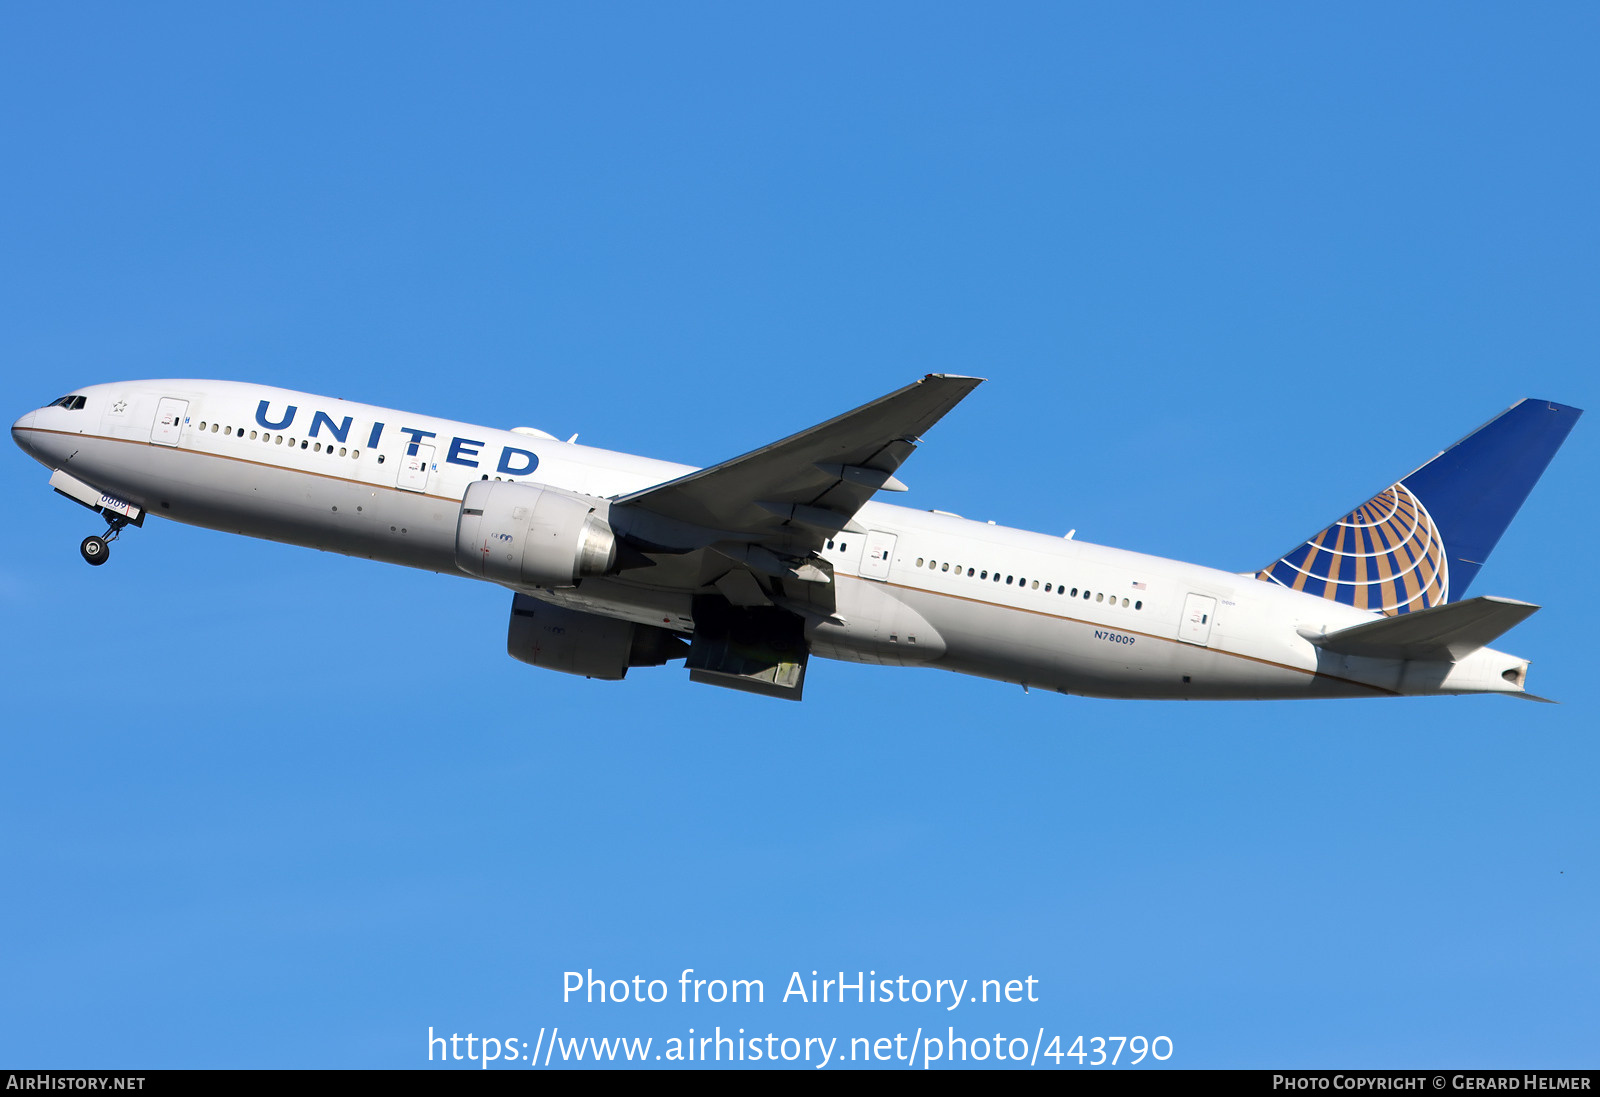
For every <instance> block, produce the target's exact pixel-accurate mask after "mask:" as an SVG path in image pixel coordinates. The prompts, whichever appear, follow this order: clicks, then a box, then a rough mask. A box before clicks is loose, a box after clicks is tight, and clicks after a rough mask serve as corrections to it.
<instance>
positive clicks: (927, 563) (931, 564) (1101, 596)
mask: <svg viewBox="0 0 1600 1097" xmlns="http://www.w3.org/2000/svg"><path fill="white" fill-rule="evenodd" d="M917 567H919V568H920V567H927V568H928V569H929V570H932V569H934V568H938V569H939V570H940V571H949V570H950V563H949V561H946V562H945V563H943V564H941V563H939V562H938V561H936V560H924V559H923V557H921V556H919V557H917ZM955 573H956V574H957V575H960V574H961V565H960V564H957V565H956V567H955ZM966 574H967V578H969V579H971V578H974V577H976V578H979V579H988V578H990V575H989V573H988V572H987V571H979V570H978V569H977V568H968V569H967V572H966ZM993 578H994V581H995V582H996V583H998V582H999V581H1000V573H999V572H998V571H997V572H995V573H994V576H993ZM1005 578H1006V586H1008V587H1009V586H1011V585H1012V576H1010V575H1007V576H1006V577H1005ZM1016 585H1017V586H1019V587H1025V586H1027V585H1028V580H1026V579H1017V580H1016ZM1052 587H1054V588H1055V592H1056V594H1058V595H1065V594H1066V593H1067V588H1066V587H1065V586H1058V585H1056V584H1055V583H1046V584H1045V585H1044V592H1045V593H1046V594H1049V593H1050V590H1051V588H1052ZM1033 589H1034V590H1038V589H1039V580H1037V579H1035V580H1034V581H1033ZM1090 594H1094V600H1095V601H1096V602H1104V601H1105V600H1106V596H1105V592H1104V591H1100V592H1098V593H1096V592H1093V591H1089V590H1085V591H1084V592H1083V598H1084V601H1088V599H1089V596H1090ZM1071 596H1072V597H1073V598H1076V597H1078V588H1077V587H1073V588H1072V595H1071ZM1128 602H1129V599H1127V598H1124V599H1122V608H1123V609H1128V608H1129V605H1128ZM1111 604H1112V605H1116V604H1117V596H1116V595H1115V594H1113V595H1112V596H1111ZM1132 608H1133V609H1144V602H1143V601H1142V600H1141V601H1137V602H1134V603H1133V606H1132Z"/></svg>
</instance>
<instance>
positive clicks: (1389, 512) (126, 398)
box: [11, 374, 1582, 700]
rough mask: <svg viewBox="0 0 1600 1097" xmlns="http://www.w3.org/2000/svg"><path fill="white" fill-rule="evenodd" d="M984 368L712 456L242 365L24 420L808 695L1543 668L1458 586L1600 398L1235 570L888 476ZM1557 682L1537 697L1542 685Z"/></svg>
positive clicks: (1089, 688)
mask: <svg viewBox="0 0 1600 1097" xmlns="http://www.w3.org/2000/svg"><path fill="white" fill-rule="evenodd" d="M979 383H980V382H979V379H978V378H973V377H956V376H949V375H940V374H936V375H930V376H927V377H924V378H923V379H922V380H920V381H917V382H915V383H913V384H910V385H907V386H906V387H905V388H902V389H900V390H898V391H896V392H891V393H890V394H889V395H887V396H884V397H882V398H881V399H878V400H874V401H872V402H871V403H869V404H864V405H862V406H861V407H859V408H856V409H855V410H854V411H848V412H846V413H844V414H843V415H840V416H839V417H837V418H835V419H830V420H829V421H828V422H826V423H823V424H821V425H820V426H815V427H812V428H810V429H808V430H803V431H801V432H800V433H798V434H795V435H792V436H790V437H788V438H785V439H783V440H782V441H780V442H774V443H773V444H771V445H769V446H764V447H762V448H761V449H758V450H755V451H753V452H751V453H747V454H745V455H744V456H742V457H735V458H733V459H732V460H730V461H725V462H723V463H722V464H719V465H714V466H712V467H710V468H705V469H693V468H689V467H686V466H683V465H674V464H668V463H667V462H664V461H655V460H650V459H648V458H644V457H634V456H630V455H628V454H623V453H613V452H609V451H607V450H602V449H594V448H591V447H588V446H580V445H577V444H575V438H576V436H574V439H573V440H569V441H567V442H562V441H560V440H558V439H556V438H555V437H553V436H552V435H549V434H546V433H544V432H543V431H539V430H534V429H532V428H529V427H517V428H515V429H513V430H509V431H507V430H498V429H494V428H491V427H480V426H473V425H470V424H467V423H455V422H448V421H446V420H442V419H434V418H430V417H428V416H424V415H412V414H410V413H408V412H400V411H394V410H391V409H389V408H379V407H370V406H368V405H365V404H353V403H349V402H346V401H344V400H339V399H334V398H331V397H323V396H312V395H309V394H307V393H302V392H289V391H286V390H283V389H276V388H267V387H264V386H261V385H251V384H242V383H238V382H230V381H127V382H122V383H116V384H105V385H92V386H90V387H88V388H83V389H77V390H75V391H73V392H72V393H70V394H69V395H66V396H63V397H61V398H60V399H58V400H54V401H52V402H51V403H49V404H47V405H46V406H45V407H42V408H40V409H39V410H37V411H31V412H29V413H28V414H26V415H24V416H23V417H22V418H21V419H19V420H17V422H16V423H15V425H13V426H12V428H11V436H12V438H14V439H15V440H16V443H17V445H19V446H21V447H22V449H23V450H24V451H26V452H27V453H28V454H29V455H30V456H31V457H33V458H34V459H35V460H37V461H38V462H39V463H40V464H42V465H44V466H45V467H46V468H48V469H50V470H51V475H50V485H51V486H52V487H54V488H55V489H56V490H57V491H58V492H60V493H61V494H62V495H65V496H66V497H68V498H69V499H73V500H75V501H77V502H79V503H81V504H83V505H84V506H86V507H88V508H90V509H91V510H94V511H97V512H99V513H100V514H102V515H104V517H105V519H106V521H107V522H108V523H109V525H108V528H107V529H106V531H105V532H104V533H103V534H101V535H99V536H93V537H89V538H86V539H85V540H84V542H83V544H82V547H81V551H82V553H83V557H84V559H85V560H87V561H88V562H89V563H91V564H97V565H98V564H103V563H105V561H106V558H107V555H108V552H109V542H111V541H113V540H115V539H116V537H117V536H118V534H120V533H121V532H122V531H123V530H125V529H126V528H127V527H128V526H130V525H132V526H142V525H143V524H144V521H145V518H146V517H147V516H148V515H151V514H155V515H158V516H160V517H162V518H170V519H172V520H174V521H178V522H187V523H190V524H191V525H197V526H207V527H209V528H211V529H218V530H227V531H230V532H233V533H243V534H248V535H250V536H252V537H262V538H266V539H268V540H272V541H282V542H286V543H288V544H295V545H305V546H308V547H311V548H318V549H325V550H328V551H332V552H341V553H345V554H347V555H351V556H364V557H368V558H370V559H374V560H387V561H390V562H392V563H396V564H405V565H407V566H410V567H417V568H427V569H428V570H430V571H438V572H446V573H451V574H464V575H468V576H471V577H472V578H474V579H481V580H485V581H487V582H491V583H498V584H500V585H501V586H503V587H506V588H507V589H508V590H510V591H512V599H511V617H510V626H509V633H508V637H507V648H508V650H509V651H510V653H511V654H512V655H513V656H515V657H516V658H518V659H520V660H522V661H523V662H526V663H532V664H533V665H535V666H540V667H546V668H549V669H552V670H560V671H565V672H567V673H569V674H581V675H584V676H586V677H589V678H605V679H620V678H622V677H623V676H624V675H626V674H627V672H628V670H629V668H630V667H638V666H659V665H661V664H663V663H666V662H668V661H669V660H673V659H686V660H687V664H688V668H689V677H690V679H691V680H692V681H696V682H705V683H708V684H711V685H719V686H728V687H732V688H734V689H741V690H747V691H750V692H753V693H759V694H764V695H767V696H772V697H786V698H791V699H794V700H799V699H800V696H801V693H802V690H803V689H804V686H805V673H806V665H807V660H808V659H809V657H810V656H811V655H813V654H815V655H820V656H823V657H824V658H830V659H847V660H853V661H856V662H862V663H879V664H884V665H891V666H929V667H941V668H944V669H947V670H953V671H959V672H961V673H963V674H975V675H981V676H983V677H986V678H995V679H999V680H1002V681H1006V682H1013V683H1019V684H1021V685H1023V686H1025V687H1031V686H1038V687H1041V688H1045V689H1053V690H1057V691H1059V692H1061V693H1081V694H1087V695H1090V696H1096V697H1159V698H1187V699H1196V700H1198V699H1202V698H1235V699H1253V698H1281V697H1370V696H1386V695H1388V696H1392V695H1417V694H1459V693H1505V694H1511V695H1514V696H1526V697H1532V696H1533V695H1532V694H1528V693H1526V692H1525V681H1526V676H1527V669H1528V663H1527V661H1526V660H1523V659H1519V658H1517V657H1516V656H1514V655H1507V654H1504V653H1502V652H1499V651H1494V650H1492V649H1490V648H1489V647H1488V646H1487V645H1488V644H1489V643H1490V642H1491V641H1493V640H1495V639H1496V638H1497V637H1498V636H1499V635H1500V634H1501V633H1503V632H1505V631H1506V630H1507V629H1509V628H1511V627H1512V626H1513V625H1515V624H1517V623H1518V622H1520V621H1522V620H1523V619H1524V618H1526V617H1527V616H1528V615H1529V614H1531V613H1533V612H1534V610H1536V609H1537V608H1538V607H1537V606H1534V605H1531V604H1529V603H1527V602H1519V601H1514V600H1512V599H1509V598H1498V597H1489V596H1484V597H1476V598H1470V599H1463V595H1465V593H1466V591H1467V588H1468V587H1469V586H1470V585H1471V583H1472V580H1473V578H1474V577H1475V576H1476V575H1477V573H1478V569H1479V568H1481V567H1482V566H1483V563H1484V561H1485V560H1487V559H1488V556H1489V552H1490V550H1491V549H1493V548H1494V546H1495V544H1496V542H1498V541H1499V539H1500V535H1501V534H1502V533H1503V532H1504V531H1505V528H1506V526H1507V525H1508V524H1509V523H1510V521H1511V519H1512V518H1513V517H1514V516H1515V514H1516V512H1517V510H1518V508H1519V507H1521V505H1522V503H1523V500H1524V499H1525V498H1526V497H1527V495H1528V492H1529V491H1530V490H1531V489H1532V488H1533V485H1534V483H1535V482H1536V481H1537V480H1538V479H1539V476H1540V474H1541V473H1543V471H1544V469H1545V466H1546V465H1548V464H1549V462H1550V459H1551V458H1552V457H1553V456H1554V455H1555V452H1556V450H1557V449H1558V448H1559V447H1560V445H1561V443H1562V441H1563V440H1564V439H1565V438H1566V436H1567V433H1568V431H1570V430H1571V429H1572V426H1573V424H1574V423H1575V422H1576V421H1577V418H1578V416H1579V415H1580V414H1582V413H1581V412H1580V411H1579V410H1578V409H1576V408H1571V407H1566V406H1564V405H1561V404H1554V403H1550V402H1548V401H1544V400H1523V401H1521V402H1520V403H1518V404H1516V405H1515V406H1513V407H1512V408H1510V409H1509V410H1507V411H1505V412H1503V413H1502V414H1501V415H1499V416H1498V417H1496V418H1495V419H1493V420H1491V421H1490V422H1489V423H1487V424H1485V425H1484V426H1482V427H1480V428H1479V429H1478V430H1477V431H1475V432H1473V433H1472V434H1470V435H1468V436H1467V437H1466V438H1464V439H1462V440H1461V441H1460V442H1457V443H1456V444H1455V445H1454V446H1452V447H1450V448H1449V449H1447V450H1445V451H1444V452H1443V453H1441V454H1439V455H1438V456H1437V457H1435V458H1434V459H1433V460H1431V461H1429V462H1428V463H1427V464H1425V465H1423V466H1422V467H1421V468H1419V469H1417V470H1416V471H1415V472H1413V473H1411V474H1410V475H1408V476H1405V477H1403V478H1402V479H1400V480H1399V481H1397V482H1396V483H1394V484H1392V485H1390V486H1389V487H1387V488H1385V489H1384V490H1382V491H1380V492H1379V493H1378V494H1377V495H1375V496H1373V497H1372V498H1371V499H1369V500H1368V501H1367V502H1366V503H1364V504H1362V505H1361V506H1359V507H1357V508H1356V509H1355V510H1354V511H1352V512H1350V513H1349V514H1347V515H1345V516H1344V517H1342V518H1340V519H1338V520H1337V521H1335V522H1334V523H1333V524H1332V525H1330V526H1328V527H1327V528H1326V529H1324V530H1321V531H1320V532H1318V533H1315V534H1313V535H1312V536H1311V537H1309V538H1307V539H1306V540H1304V541H1301V542H1299V543H1297V544H1295V545H1294V546H1292V547H1291V548H1290V549H1289V550H1288V552H1286V553H1285V554H1284V555H1283V556H1281V557H1278V558H1276V559H1273V560H1271V561H1270V562H1268V563H1266V564H1264V565H1263V566H1261V567H1260V568H1258V569H1256V570H1253V571H1248V572H1244V573H1239V574H1235V573H1232V572H1226V571H1217V570H1214V569H1212V568H1207V567H1201V566H1199V565H1197V564H1185V563H1181V562H1178V561H1175V560H1164V559H1160V558H1157V557H1154V556H1145V555H1142V554H1140V553H1136V552H1127V551H1124V550H1121V549H1113V548H1104V547H1102V546H1099V545H1092V544H1087V543H1084V542H1081V541H1075V540H1072V539H1071V538H1070V536H1069V537H1068V538H1066V539H1063V538H1060V537H1052V536H1048V535H1046V534H1041V533H1029V532H1027V531H1025V530H1019V529H1007V528H1005V527H1003V526H996V525H993V524H992V523H984V522H972V521H967V520H965V519H962V518H959V517H957V516H955V515H953V514H947V513H944V512H941V511H920V510H910V509H907V508H904V507H897V506H890V505H887V504H884V503H878V502H873V501H872V497H873V496H874V495H876V494H877V493H878V492H898V491H903V490H905V488H904V485H902V484H901V482H900V481H899V480H897V479H896V478H895V474H896V473H897V472H898V471H899V469H900V466H901V465H902V464H903V463H904V462H905V460H906V459H907V458H908V457H909V456H910V455H911V453H912V451H913V450H914V449H915V448H916V447H917V445H918V444H919V442H920V441H921V436H922V435H923V434H924V433H926V432H927V431H928V430H929V429H930V428H931V427H932V426H933V425H934V424H935V423H937V422H938V421H939V420H940V419H941V418H942V417H943V416H944V415H945V414H946V413H947V412H949V411H950V409H951V408H953V407H955V405H956V404H957V403H958V402H960V401H961V399H962V398H963V397H965V396H966V395H967V394H968V393H970V392H971V391H972V390H973V389H974V388H975V387H976V386H977V385H978V384H979ZM1535 699H1538V698H1535Z"/></svg>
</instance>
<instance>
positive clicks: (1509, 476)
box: [1256, 400, 1583, 616]
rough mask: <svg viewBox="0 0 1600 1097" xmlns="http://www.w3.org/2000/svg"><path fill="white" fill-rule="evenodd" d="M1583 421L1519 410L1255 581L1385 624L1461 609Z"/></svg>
mask: <svg viewBox="0 0 1600 1097" xmlns="http://www.w3.org/2000/svg"><path fill="white" fill-rule="evenodd" d="M1582 414H1583V412H1582V411H1580V410H1579V409H1577V408H1574V407H1568V406H1567V405H1565V404H1555V403H1551V402H1550V401H1548V400H1522V401H1519V402H1518V403H1516V404H1514V405H1512V406H1511V407H1510V408H1508V409H1506V410H1505V411H1503V412H1501V413H1500V414H1499V415H1498V416H1496V417H1495V418H1493V419H1491V420H1490V421H1489V422H1487V423H1485V424H1484V425H1483V426H1481V427H1479V428H1478V429H1477V430H1475V431H1473V432H1472V433H1471V434H1469V435H1467V436H1466V437H1465V438H1463V439H1461V441H1459V442H1457V443H1456V444H1455V445H1453V446H1451V447H1450V448H1449V449H1447V450H1445V451H1444V452H1443V453H1441V454H1439V455H1438V456H1437V457H1435V458H1434V459H1433V460H1431V461H1429V462H1428V463H1427V464H1425V465H1423V466H1422V467H1421V468H1419V469H1417V470H1416V471H1415V472H1413V473H1411V474H1410V475H1409V476H1407V477H1405V478H1404V479H1402V480H1400V481H1399V482H1398V483H1396V484H1393V485H1391V486H1390V487H1387V488H1385V489H1384V490H1383V491H1381V492H1379V493H1378V494H1377V495H1375V496H1373V497H1372V498H1371V499H1369V500H1367V501H1366V502H1365V503H1363V504H1362V505H1361V506H1359V507H1357V508H1356V509H1355V510H1353V511H1351V512H1350V513H1349V514H1347V515H1345V516H1344V517H1343V518H1341V519H1339V520H1338V521H1337V522H1335V523H1334V524H1333V525H1331V526H1329V527H1328V528H1327V529H1324V530H1322V531H1321V532H1320V533H1318V534H1316V535H1315V536H1313V537H1310V538H1308V539H1307V540H1305V541H1303V542H1301V543H1300V544H1299V545H1296V546H1295V547H1294V548H1293V549H1292V550H1290V551H1289V552H1288V553H1287V554H1285V555H1284V556H1282V557H1281V558H1279V559H1278V560H1276V561H1275V562H1273V563H1271V564H1269V565H1268V566H1266V567H1265V568H1262V569H1261V570H1260V571H1258V572H1257V573H1256V578H1257V579H1261V580H1263V581H1265V582H1271V583H1278V584H1281V585H1282V586H1286V587H1289V588H1290V589H1292V590H1300V591H1305V592H1306V593H1307V594H1316V595H1320V596H1321V597H1323V598H1329V599H1332V600H1334V601H1336V602H1343V603H1344V604H1345V605H1347V606H1356V607H1357V608H1360V609H1370V610H1377V611H1379V612H1382V613H1386V614H1389V615H1391V616H1393V615H1395V614H1400V613H1409V612H1411V611H1413V610H1421V609H1429V608H1432V607H1433V606H1437V605H1442V604H1444V603H1446V602H1453V601H1456V600H1458V599H1460V598H1461V597H1462V596H1463V595H1465V594H1466V592H1467V587H1468V586H1470V585H1471V583H1472V580H1473V578H1474V577H1475V576H1476V575H1477V574H1478V569H1479V568H1481V567H1482V566H1483V563H1484V561H1485V560H1487V559H1488V558H1489V553H1490V551H1491V550H1493V548H1494V546H1495V545H1496V544H1497V543H1498V542H1499V540H1500V535H1501V534H1503V533H1504V532H1505V531H1506V527H1507V526H1509V525H1510V524H1511V519H1513V518H1515V517H1516V514H1517V511H1518V509H1520V508H1521V506H1522V503H1523V500H1525V499H1526V498H1527V497H1528V493H1529V492H1530V491H1532V490H1533V485H1534V484H1535V483H1537V482H1538V480H1539V477H1540V475H1541V474H1543V472H1544V470H1545V467H1546V466H1547V465H1549V464H1550V459H1551V458H1552V457H1554V456H1555V453H1556V450H1558V449H1560V448H1561V443H1562V442H1564V441H1565V440H1566V437H1567V434H1568V433H1569V432H1570V431H1571V430H1572V426H1573V424H1574V423H1576V422H1577V421H1578V416H1580V415H1582Z"/></svg>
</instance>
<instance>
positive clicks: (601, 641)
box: [506, 594, 689, 681]
mask: <svg viewBox="0 0 1600 1097" xmlns="http://www.w3.org/2000/svg"><path fill="white" fill-rule="evenodd" d="M688 651H689V645H688V643H687V642H686V641H685V640H682V639H680V638H679V637H678V636H677V635H676V634H675V633H672V632H668V631H667V630H666V629H664V628H654V627H652V626H650V625H639V624H635V623H634V622H632V621H618V620H617V619H615V618H613V617H601V616H600V615H599V614H596V613H583V612H581V611H579V610H573V609H566V608H565V607H562V606H553V605H551V604H550V603H548V602H541V601H539V599H537V598H532V597H529V596H528V595H526V594H519V595H517V596H516V597H515V598H514V599H512V601H511V624H510V626H509V627H508V628H507V630H506V652H507V654H509V655H510V656H511V657H512V658H513V659H520V660H522V661H523V662H524V663H531V664H532V665H533V666H536V667H544V668H545V669H547V670H559V671H563V672H564V673H567V674H581V675H583V676H584V677H585V678H603V679H606V680H608V681H616V680H618V679H620V678H622V677H623V676H624V675H626V674H627V673H628V668H629V667H658V666H660V665H661V664H662V663H665V662H666V661H667V660H668V659H681V658H683V657H684V655H686V654H687V653H688Z"/></svg>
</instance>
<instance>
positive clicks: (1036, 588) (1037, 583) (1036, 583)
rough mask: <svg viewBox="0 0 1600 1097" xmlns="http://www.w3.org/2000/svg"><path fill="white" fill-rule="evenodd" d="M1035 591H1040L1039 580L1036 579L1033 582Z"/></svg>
mask: <svg viewBox="0 0 1600 1097" xmlns="http://www.w3.org/2000/svg"><path fill="white" fill-rule="evenodd" d="M1033 589H1034V590H1038V589H1039V580H1037V579H1035V580H1034V581H1033Z"/></svg>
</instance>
